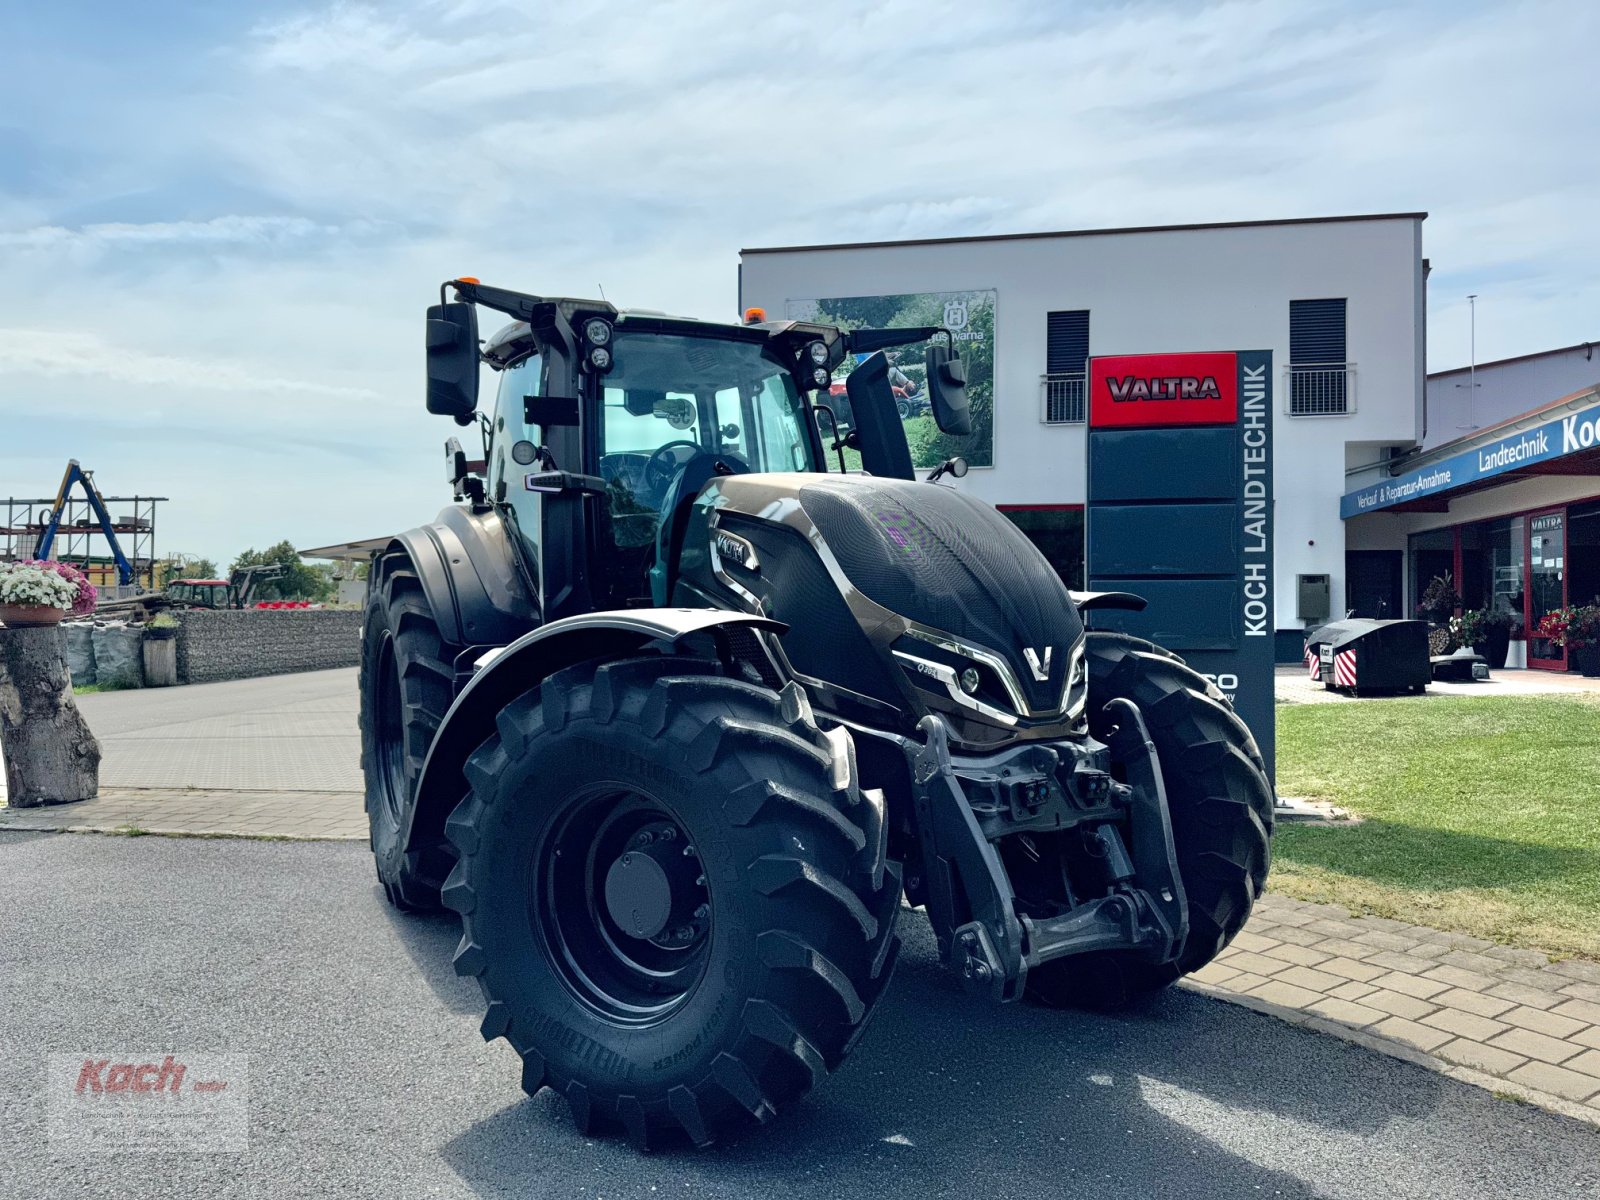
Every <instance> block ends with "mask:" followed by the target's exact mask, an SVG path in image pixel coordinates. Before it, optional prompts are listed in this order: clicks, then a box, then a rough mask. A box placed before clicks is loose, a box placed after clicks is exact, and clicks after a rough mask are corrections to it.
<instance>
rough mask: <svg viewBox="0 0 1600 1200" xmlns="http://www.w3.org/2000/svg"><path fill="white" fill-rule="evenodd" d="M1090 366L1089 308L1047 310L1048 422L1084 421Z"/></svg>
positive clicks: (1043, 382)
mask: <svg viewBox="0 0 1600 1200" xmlns="http://www.w3.org/2000/svg"><path fill="white" fill-rule="evenodd" d="M1088 367H1089V310H1088V309H1078V310H1076V311H1073V312H1053V313H1047V314H1046V317H1045V367H1044V371H1045V373H1044V374H1043V375H1041V376H1040V377H1039V382H1040V390H1041V393H1042V395H1043V399H1044V410H1043V412H1042V414H1041V415H1040V420H1042V421H1043V422H1044V423H1045V424H1046V425H1081V424H1083V408H1084V403H1083V400H1084V392H1085V390H1086V387H1087V384H1086V383H1085V378H1086V376H1085V372H1086V371H1087V370H1088Z"/></svg>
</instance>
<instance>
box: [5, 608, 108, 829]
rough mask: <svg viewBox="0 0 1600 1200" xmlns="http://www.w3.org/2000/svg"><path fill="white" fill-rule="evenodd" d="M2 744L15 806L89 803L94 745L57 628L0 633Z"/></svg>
mask: <svg viewBox="0 0 1600 1200" xmlns="http://www.w3.org/2000/svg"><path fill="white" fill-rule="evenodd" d="M0 746H3V747H4V749H5V759H6V791H7V793H8V795H7V803H9V804H10V805H11V806H12V807H13V808H33V807H36V806H38V805H41V804H65V803H67V802H69V801H72V800H88V799H91V798H92V797H93V796H94V795H95V794H96V793H97V792H98V791H99V789H100V743H99V742H97V741H96V740H95V737H94V734H92V733H90V732H89V727H88V726H87V725H86V724H84V721H83V717H82V715H81V714H80V713H79V712H78V705H77V703H76V702H75V701H74V700H73V698H72V677H71V675H70V674H69V673H68V671H67V640H66V637H65V635H64V634H63V633H62V632H61V630H60V629H59V628H58V627H49V628H42V629H41V628H22V629H0Z"/></svg>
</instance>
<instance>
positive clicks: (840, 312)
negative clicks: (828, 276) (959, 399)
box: [784, 288, 995, 467]
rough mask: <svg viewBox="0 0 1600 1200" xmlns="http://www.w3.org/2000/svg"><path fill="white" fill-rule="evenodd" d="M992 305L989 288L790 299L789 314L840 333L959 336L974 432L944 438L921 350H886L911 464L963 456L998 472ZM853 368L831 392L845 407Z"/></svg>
mask: <svg viewBox="0 0 1600 1200" xmlns="http://www.w3.org/2000/svg"><path fill="white" fill-rule="evenodd" d="M994 302H995V293H994V290H993V289H992V288H990V289H984V290H979V291H970V292H916V293H912V294H910V295H902V296H836V297H833V298H831V299H826V300H791V301H789V303H788V307H787V310H786V311H785V313H784V315H785V316H786V317H788V318H789V319H790V320H792V321H822V322H825V323H827V324H830V325H838V326H840V327H841V328H843V329H895V328H906V327H909V326H917V325H938V326H940V327H942V328H944V329H948V330H949V331H950V333H951V335H952V336H953V337H954V338H955V344H956V349H957V350H959V351H960V352H961V357H962V359H963V360H965V362H966V364H967V398H968V400H969V401H970V402H971V404H972V433H971V435H970V436H968V437H951V436H950V435H949V434H944V433H940V432H939V429H938V427H937V426H936V425H935V424H934V423H933V414H932V412H930V411H929V408H928V399H927V394H928V388H927V380H926V379H925V378H924V372H923V367H922V350H921V348H920V347H917V346H906V347H904V348H901V349H899V350H890V351H888V352H887V353H888V356H889V386H890V387H891V388H892V389H893V390H894V397H895V405H896V407H897V408H898V409H899V411H900V419H901V421H903V422H904V423H905V427H906V441H907V442H908V443H909V444H910V446H911V461H912V462H913V463H914V464H916V465H917V466H919V467H935V466H938V465H939V464H940V463H942V462H943V461H944V460H945V459H947V458H949V457H950V456H951V455H955V454H959V455H960V456H961V457H963V458H965V459H966V460H967V463H968V465H969V466H974V467H992V466H994ZM854 366H855V362H854V361H853V360H846V361H845V362H844V363H843V364H842V365H841V366H840V367H839V369H838V370H837V371H835V372H834V383H833V389H832V391H833V394H834V396H835V397H837V399H838V400H839V402H840V403H841V404H842V403H843V402H844V379H845V376H846V375H848V374H849V373H850V370H851V368H852V367H854Z"/></svg>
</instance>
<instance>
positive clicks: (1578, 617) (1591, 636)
mask: <svg viewBox="0 0 1600 1200" xmlns="http://www.w3.org/2000/svg"><path fill="white" fill-rule="evenodd" d="M1564 640H1565V643H1566V644H1567V645H1568V646H1571V647H1572V648H1573V649H1574V650H1581V649H1582V648H1583V647H1585V646H1597V645H1600V606H1596V605H1593V604H1590V605H1585V606H1584V607H1583V608H1576V609H1573V610H1572V619H1571V620H1570V621H1568V622H1567V632H1566V637H1565V639H1564Z"/></svg>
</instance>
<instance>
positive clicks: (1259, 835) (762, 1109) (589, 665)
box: [360, 279, 1273, 1146]
mask: <svg viewBox="0 0 1600 1200" xmlns="http://www.w3.org/2000/svg"><path fill="white" fill-rule="evenodd" d="M451 293H453V295H452V294H451ZM478 307H484V308H488V309H491V310H494V311H496V312H499V313H502V314H504V315H505V316H507V317H509V318H510V324H508V325H507V326H506V327H505V328H503V329H501V330H500V331H499V332H497V333H495V334H494V335H493V336H491V337H489V338H488V339H486V340H484V341H482V342H481V343H480V340H479V336H478V328H477V308H478ZM918 343H925V344H926V347H925V355H926V367H927V375H926V383H925V385H924V387H925V391H926V394H927V401H928V403H929V405H930V407H931V410H932V413H933V416H934V419H935V421H936V423H937V425H938V426H939V428H940V429H941V430H943V431H944V432H946V433H951V434H956V435H960V434H964V433H967V432H969V431H970V418H969V416H968V413H967V406H966V397H965V389H964V373H963V364H962V362H961V359H960V358H959V356H958V355H957V354H956V352H955V347H954V343H953V339H951V338H949V337H948V335H947V333H946V332H945V331H943V330H939V329H931V328H930V329H915V330H903V329H895V330H852V331H841V330H839V329H837V328H834V327H832V326H828V325H820V324H809V323H804V322H797V321H765V320H763V319H759V318H758V319H754V320H752V321H750V322H748V323H745V324H731V323H730V324H718V323H713V322H706V321H697V320H691V319H685V318H676V317H669V316H665V315H662V314H659V313H651V312H633V311H628V310H622V309H618V308H616V307H614V306H613V305H611V304H609V303H607V302H606V301H604V300H583V299H552V298H546V297H541V296H534V295H525V294H522V293H519V292H514V291H508V290H504V289H500V288H493V287H488V286H484V285H482V284H480V283H479V282H478V281H476V280H472V279H457V280H452V281H450V282H449V283H447V284H445V285H444V286H443V287H442V288H441V289H440V302H439V304H438V305H436V306H434V307H432V308H430V309H429V311H428V317H427V360H428V408H429V410H430V411H432V412H435V413H439V414H442V415H445V416H449V417H452V418H453V419H454V420H455V421H456V422H457V423H458V424H459V425H461V426H463V427H466V428H472V429H478V430H481V432H482V437H483V442H484V445H483V452H482V455H481V458H482V460H483V461H482V463H481V464H479V463H476V462H474V461H472V460H475V459H478V458H479V457H480V456H479V455H477V454H474V455H473V456H472V459H469V458H468V455H467V453H466V451H465V450H464V449H463V447H462V446H461V444H460V442H459V441H458V440H457V439H455V438H451V439H450V440H449V441H448V442H447V443H446V475H447V479H448V482H449V483H450V485H451V487H452V489H453V490H454V493H455V496H456V500H457V503H455V504H453V505H451V506H449V507H447V508H445V509H444V511H443V512H441V513H440V514H439V517H438V519H437V520H436V521H435V522H434V523H432V524H430V525H427V526H424V527H422V528H419V529H414V530H411V531H410V532H408V533H405V534H402V535H400V536H398V537H396V538H394V539H393V541H392V542H391V543H390V544H389V545H388V547H387V548H386V549H384V550H383V551H381V552H380V553H378V554H377V555H376V557H375V560H374V562H373V568H372V571H371V574H370V578H369V582H368V598H367V604H366V613H365V624H364V632H363V650H362V666H361V684H360V688H361V731H362V747H363V749H362V756H363V757H362V762H363V768H364V772H365V777H366V795H367V809H368V814H369V817H370V823H371V842H372V850H373V854H374V857H375V860H376V866H377V874H378V878H379V880H380V882H381V884H382V886H383V888H384V890H385V891H386V893H387V895H388V897H389V899H390V900H391V901H392V902H393V903H394V904H395V905H396V906H398V907H400V908H402V909H408V910H427V909H433V908H437V907H439V906H440V905H441V904H442V905H443V906H445V907H447V908H450V909H452V910H454V911H455V912H457V913H459V914H460V918H461V922H462V929H463V932H462V937H461V942H460V945H459V947H458V949H457V950H456V953H455V960H454V961H455V968H456V970H457V971H458V972H459V973H461V974H462V975H465V976H470V977H473V978H475V979H476V980H477V981H478V983H479V985H480V987H481V989H482V992H483V996H484V1000H485V1004H486V1011H485V1015H484V1018H483V1024H482V1033H483V1036H484V1037H485V1038H488V1039H495V1038H504V1039H506V1040H507V1041H508V1042H509V1043H510V1045H511V1046H512V1047H513V1048H514V1049H515V1050H516V1052H517V1054H518V1055H519V1056H520V1057H521V1060H522V1085H523V1087H524V1088H525V1089H526V1090H527V1091H528V1092H529V1093H530V1094H531V1093H535V1092H537V1091H539V1090H540V1089H542V1088H544V1087H551V1088H554V1089H556V1090H557V1091H559V1092H560V1093H561V1094H562V1096H563V1097H564V1098H565V1100H566V1102H567V1104H568V1105H569V1106H570V1108H571V1111H572V1114H573V1116H574V1118H575V1119H576V1121H577V1123H578V1124H579V1126H580V1127H581V1128H582V1129H584V1130H585V1131H588V1130H590V1129H610V1128H615V1129H620V1130H624V1131H626V1132H627V1134H628V1135H629V1136H630V1137H631V1139H632V1140H633V1142H634V1143H635V1144H637V1145H640V1146H650V1145H654V1144H657V1143H659V1142H661V1141H663V1140H667V1139H672V1138H685V1137H686V1138H687V1139H689V1140H690V1141H692V1142H693V1143H695V1144H697V1145H705V1144H707V1143H710V1142H712V1141H714V1140H715V1139H717V1138H718V1137H720V1136H723V1135H725V1134H727V1133H729V1132H731V1131H736V1130H738V1129H740V1128H741V1127H744V1126H747V1125H750V1124H752V1123H761V1122H766V1121H768V1120H770V1119H771V1118H772V1117H773V1116H774V1115H775V1114H776V1113H778V1112H780V1111H782V1110H784V1109H786V1108H789V1107H791V1106H792V1105H793V1104H794V1103H795V1102H796V1101H797V1100H798V1098H799V1097H800V1096H802V1095H803V1094H805V1093H806V1092H807V1091H809V1090H810V1089H811V1088H813V1087H815V1086H816V1085H817V1084H819V1083H821V1082H822V1080H823V1079H824V1078H825V1077H826V1076H827V1074H828V1073H829V1072H831V1071H833V1070H835V1069H836V1068H838V1067H839V1065H840V1063H841V1062H842V1061H843V1060H844V1058H845V1056H846V1055H847V1054H848V1053H849V1052H850V1050H851V1048H852V1047H853V1046H855V1045H856V1044H857V1042H858V1040H859V1039H860V1037H861V1036H862V1033H863V1031H864V1030H865V1029H866V1026H867V1022H868V1020H869V1018H870V1017H871V1015H872V1012H873V1010H874V1008H875V1007H876V1006H877V1005H878V1003H879V1002H880V1001H881V999H882V997H883V995H884V991H885V988H886V987H887V986H888V983H889V979H890V975H891V973H892V971H893V968H894V963H895V957H896V954H897V952H898V948H899V939H898V937H897V936H896V923H897V921H899V920H900V919H901V915H902V914H901V906H902V901H903V900H904V901H905V902H906V903H908V904H910V905H912V906H915V907H920V908H923V909H925V910H926V913H927V917H928V920H929V922H930V923H931V925H932V927H933V931H934V934H935V936H936V938H937V942H938V947H939V952H940V954H941V955H942V957H943V958H944V960H945V961H946V962H947V963H948V964H949V965H950V966H951V967H952V968H953V969H954V971H955V973H956V975H957V977H958V978H959V979H960V980H961V981H962V983H963V985H964V986H965V987H966V988H967V989H969V990H970V991H971V992H972V993H973V994H974V995H975V996H977V997H982V998H986V999H988V1000H991V1001H1013V1000H1018V999H1021V998H1023V997H1024V996H1027V997H1031V998H1032V999H1034V1000H1036V1001H1039V1002H1042V1003H1045V1004H1051V1005H1062V1006H1074V1005H1075V1006H1093V1007H1100V1008H1113V1007H1118V1006H1122V1005H1126V1004H1128V1003H1131V1002H1134V1001H1136V1000H1138V999H1139V998H1140V997H1141V996H1145V995H1149V994H1150V993H1153V992H1155V991H1157V990H1158V989H1161V988H1163V987H1165V986H1167V985H1168V984H1170V983H1172V982H1173V981H1174V980H1176V979H1178V978H1179V977H1180V976H1182V975H1184V974H1186V973H1188V972H1191V971H1194V970H1196V969H1198V968H1200V967H1202V966H1204V965H1205V964H1206V963H1208V962H1210V961H1211V959H1212V958H1213V957H1214V956H1215V955H1216V954H1217V953H1218V951H1220V950H1221V949H1222V948H1223V947H1224V946H1225V945H1226V944H1227V943H1228V941H1229V939H1231V938H1232V937H1233V936H1234V935H1235V934H1236V933H1237V932H1238V931H1239V929H1240V928H1241V927H1242V926H1243V925H1244V923H1245V920H1246V918H1247V917H1248V916H1249V914H1250V911H1251V906H1252V904H1253V902H1254V901H1255V899H1256V897H1257V896H1258V895H1259V894H1260V892H1261V889H1262V887H1263V885H1264V883H1265V880H1266V875H1267V867H1268V856H1269V849H1268V845H1269V844H1268V835H1269V832H1270V829H1271V824H1272V804H1273V797H1272V788H1271V784H1270V783H1269V781H1268V778H1267V776H1266V773H1265V771H1264V769H1263V764H1262V760H1261V756H1260V754H1259V752H1258V750H1257V747H1256V744H1255V741H1254V739H1253V738H1252V737H1251V735H1250V733H1249V731H1248V730H1247V729H1246V727H1245V726H1244V725H1243V724H1242V723H1241V721H1240V720H1239V718H1238V717H1237V716H1236V715H1235V714H1234V713H1233V712H1232V710H1231V709H1230V707H1229V705H1228V703H1227V702H1226V701H1225V700H1224V699H1223V698H1222V696H1221V694H1220V693H1219V692H1218V691H1217V690H1216V688H1215V687H1214V686H1212V685H1211V684H1209V683H1208V682H1207V680H1206V679H1204V678H1203V677H1202V676H1200V675H1198V674H1196V673H1195V672H1194V671H1192V670H1190V669H1189V668H1188V667H1186V666H1185V665H1184V664H1183V662H1182V661H1181V660H1180V659H1178V658H1176V657H1175V656H1173V655H1172V654H1170V653H1168V652H1166V651H1164V650H1162V649H1160V648H1159V647H1157V646H1154V645H1152V644H1150V643H1148V642H1143V641H1140V640H1137V639H1135V638H1132V637H1128V636H1125V635H1122V634H1118V633H1111V632H1087V633H1086V632H1085V627H1084V621H1083V618H1082V616H1081V613H1082V612H1084V611H1087V610H1092V609H1095V608H1105V607H1137V606H1140V605H1141V604H1142V601H1140V600H1138V598H1136V597H1131V596H1127V595H1124V594H1121V593H1110V594H1072V593H1069V592H1068V591H1067V590H1066V588H1065V587H1063V585H1062V584H1061V582H1060V580H1059V578H1058V577H1057V575H1056V573H1055V572H1054V571H1053V570H1052V569H1051V567H1050V565H1049V563H1048V561H1047V560H1046V559H1045V558H1044V557H1043V556H1042V555H1041V554H1040V553H1039V551H1038V550H1037V549H1035V547H1034V546H1033V544H1032V543H1031V542H1029V541H1028V539H1027V538H1026V537H1025V536H1024V535H1023V534H1022V533H1021V532H1019V531H1018V530H1017V529H1016V527H1015V526H1013V525H1012V524H1011V523H1010V522H1009V521H1008V520H1007V519H1006V518H1005V517H1004V516H1002V515H1000V514H999V513H998V512H996V511H995V509H994V508H992V507H991V506H989V505H987V504H984V503H981V502H979V501H978V500H976V499H974V498H973V497H971V496H969V495H967V494H966V493H964V492H962V491H959V490H957V489H956V488H954V487H951V486H949V485H948V484H941V483H937V482H930V481H927V480H917V479H915V478H914V475H913V471H912V464H911V457H910V453H909V451H908V449H907V445H906V438H905V433H904V430H903V428H902V425H901V421H900V416H899V413H898V412H897V409H896V397H895V395H894V392H893V390H892V387H891V384H890V381H889V367H888V362H887V359H886V357H885V355H884V354H883V353H882V351H883V350H884V349H885V348H887V347H892V346H904V345H912V344H918ZM847 354H848V355H856V356H861V355H865V356H866V357H865V358H864V359H862V360H861V361H859V362H858V363H857V365H856V366H855V367H854V368H853V369H852V370H851V372H850V374H849V376H848V379H847V381H846V390H847V393H848V398H849V401H850V406H851V409H852V419H851V421H850V422H849V425H848V429H846V428H845V427H844V426H843V423H840V422H836V421H834V420H833V419H832V418H833V413H832V411H831V410H830V408H829V404H828V402H829V397H830V388H831V385H832V380H833V372H834V369H835V367H837V366H838V365H839V364H841V363H842V362H843V361H844V358H845V356H846V355H847ZM483 364H487V366H488V367H489V368H491V369H492V371H493V372H494V373H495V375H496V376H497V377H498V388H497V395H496V397H495V400H494V404H493V408H492V411H491V412H490V413H489V414H488V415H487V416H484V415H480V414H479V412H478V386H479V373H480V366H481V365H483ZM824 435H827V436H826V437H825V436H824ZM847 447H848V448H850V449H852V450H854V451H855V452H856V453H857V454H859V457H860V462H861V464H862V466H863V468H864V470H863V471H862V472H858V473H850V474H847V473H843V465H844V456H843V450H844V449H845V448H847ZM830 452H831V453H833V454H837V456H838V462H839V466H840V470H839V471H838V472H831V471H829V469H828V468H829V461H830V460H829V455H830ZM963 473H964V464H962V463H960V461H959V460H952V461H950V462H948V463H946V464H943V465H942V466H941V467H940V468H937V469H936V470H935V471H934V472H933V475H934V476H935V477H942V476H953V477H959V476H960V475H962V474H963Z"/></svg>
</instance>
